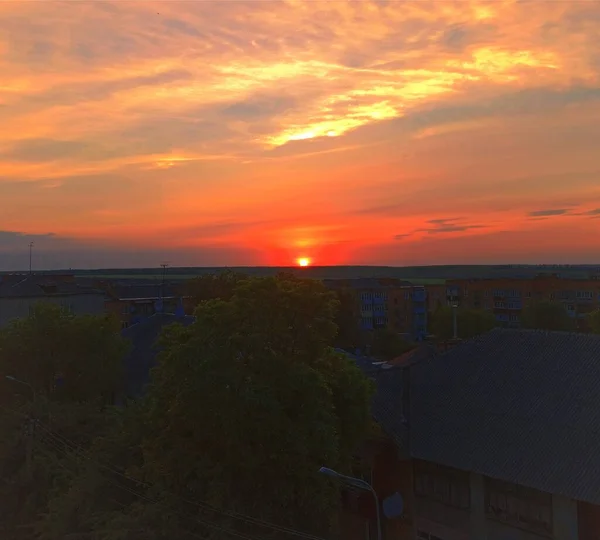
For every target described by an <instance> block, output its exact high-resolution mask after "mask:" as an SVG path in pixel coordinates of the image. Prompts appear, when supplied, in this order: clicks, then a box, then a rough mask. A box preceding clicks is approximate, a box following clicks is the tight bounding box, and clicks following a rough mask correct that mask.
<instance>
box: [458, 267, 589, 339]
mask: <svg viewBox="0 0 600 540" xmlns="http://www.w3.org/2000/svg"><path fill="white" fill-rule="evenodd" d="M540 300H546V301H552V302H560V303H561V304H563V305H564V306H565V309H566V311H567V313H568V314H569V316H570V317H573V319H575V320H576V321H577V328H578V329H579V330H580V331H586V330H587V329H588V327H587V316H588V315H589V314H590V313H591V312H593V311H595V310H597V309H599V308H600V279H597V278H590V279H565V278H561V277H560V276H558V275H556V274H551V275H540V276H537V277H535V278H532V279H510V278H503V279H471V280H467V279H461V280H448V281H447V282H446V303H447V304H448V305H457V306H462V307H466V308H471V309H485V310H488V311H491V312H492V313H494V316H495V318H496V320H497V321H498V325H499V326H507V327H514V328H518V327H519V326H520V324H521V317H522V313H523V309H525V308H527V307H528V306H530V305H531V304H532V303H534V302H536V301H540Z"/></svg>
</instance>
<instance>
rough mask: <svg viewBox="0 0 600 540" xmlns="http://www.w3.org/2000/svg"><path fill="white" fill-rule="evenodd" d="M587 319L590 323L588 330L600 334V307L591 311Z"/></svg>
mask: <svg viewBox="0 0 600 540" xmlns="http://www.w3.org/2000/svg"><path fill="white" fill-rule="evenodd" d="M588 317H589V318H588V321H589V324H590V330H591V331H592V333H594V334H600V309H597V310H596V311H593V312H592V313H590V314H589V316H588Z"/></svg>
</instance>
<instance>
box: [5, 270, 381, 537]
mask: <svg viewBox="0 0 600 540" xmlns="http://www.w3.org/2000/svg"><path fill="white" fill-rule="evenodd" d="M190 289H191V290H193V294H194V298H195V301H196V303H197V308H196V310H195V316H196V322H195V323H193V324H192V325H190V326H187V327H183V326H181V325H178V324H174V325H170V326H168V327H167V328H166V330H165V331H164V332H163V334H162V336H161V338H160V347H161V349H160V352H159V355H158V364H157V367H156V368H154V370H153V372H152V375H151V384H150V385H149V387H148V388H147V391H146V392H145V394H144V396H143V397H142V398H140V399H138V400H136V401H126V402H124V403H121V404H120V405H116V403H120V399H119V398H120V397H121V396H122V388H123V382H124V381H123V369H122V366H123V359H124V356H125V355H126V353H127V347H128V343H127V342H126V341H125V340H124V339H123V338H121V337H120V334H119V328H118V325H117V324H116V322H115V321H113V320H111V319H110V318H108V317H97V316H85V317H81V316H74V315H72V314H71V313H69V312H66V311H63V310H61V309H60V308H58V307H56V306H50V305H39V306H38V307H37V308H36V309H35V310H34V311H33V312H32V313H31V315H30V316H29V317H28V318H26V319H22V320H16V321H14V322H13V323H12V324H11V325H10V326H8V327H7V328H5V329H3V330H1V331H0V372H1V373H2V375H3V380H2V382H1V386H0V391H1V396H0V397H1V400H0V433H1V437H0V478H1V479H2V482H1V483H0V530H1V534H2V538H3V539H7V540H21V539H31V538H37V539H39V540H65V539H72V540H78V539H82V540H83V539H90V538H93V539H95V540H117V539H127V540H129V539H131V540H137V539H139V540H142V539H143V540H148V539H151V540H163V539H164V540H173V539H179V538H181V539H183V538H194V537H196V538H219V539H220V538H234V537H236V535H237V537H242V538H250V537H254V538H277V539H279V538H282V539H283V538H294V537H306V533H308V534H309V535H318V536H320V537H323V536H324V537H327V538H334V537H336V534H337V530H336V514H337V512H336V511H337V509H338V505H339V491H338V487H337V486H336V485H335V484H334V483H332V481H331V480H330V479H328V478H327V477H324V476H323V475H320V474H319V472H318V470H319V468H320V467H321V466H324V465H325V466H328V467H331V468H334V469H337V470H339V471H341V472H346V473H350V472H351V467H352V463H353V456H354V455H355V451H356V449H357V448H358V447H359V446H360V445H361V443H362V442H363V441H364V440H365V439H366V438H367V437H368V434H369V433H370V429H371V417H370V412H369V402H370V397H371V394H372V391H373V389H372V387H371V384H370V383H369V382H368V380H367V379H366V378H365V377H364V376H363V375H362V373H361V372H360V371H359V370H358V368H357V367H356V366H355V365H353V364H352V363H351V362H349V361H348V360H347V359H346V358H345V357H344V356H341V355H338V354H336V353H335V352H334V350H333V348H332V345H333V344H334V342H335V340H336V336H337V334H338V328H337V325H336V322H335V321H336V318H337V317H338V313H339V305H340V304H339V300H338V299H337V298H336V295H335V294H334V293H331V292H328V291H327V290H326V289H325V288H324V287H323V286H322V285H321V284H320V283H319V282H316V281H312V280H302V279H298V278H295V277H293V276H291V275H279V276H277V277H265V278H247V277H245V276H242V275H239V274H236V273H232V272H227V273H224V274H219V275H211V276H202V277H200V278H197V279H196V280H194V281H192V282H191V283H190ZM298 531H302V532H303V533H302V534H304V536H302V534H300V533H298ZM299 534H300V536H298V535H299Z"/></svg>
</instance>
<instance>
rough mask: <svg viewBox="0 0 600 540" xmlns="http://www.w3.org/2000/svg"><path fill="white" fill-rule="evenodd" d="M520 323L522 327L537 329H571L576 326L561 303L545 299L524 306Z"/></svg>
mask: <svg viewBox="0 0 600 540" xmlns="http://www.w3.org/2000/svg"><path fill="white" fill-rule="evenodd" d="M521 323H522V326H523V328H532V329H539V330H563V331H573V330H574V329H575V328H576V323H575V320H574V319H572V318H571V317H569V313H568V312H567V310H566V309H565V306H564V305H563V304H561V303H559V302H549V301H546V300H543V301H540V302H535V303H533V304H532V305H530V306H528V307H527V308H525V309H524V310H523V314H522V316H521Z"/></svg>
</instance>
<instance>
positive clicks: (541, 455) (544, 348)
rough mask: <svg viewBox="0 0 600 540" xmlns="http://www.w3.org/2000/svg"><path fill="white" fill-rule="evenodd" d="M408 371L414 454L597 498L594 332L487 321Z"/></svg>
mask: <svg viewBox="0 0 600 540" xmlns="http://www.w3.org/2000/svg"><path fill="white" fill-rule="evenodd" d="M410 377H411V409H410V426H411V433H410V445H411V448H410V450H411V454H412V456H413V457H415V458H418V459H423V460H427V461H431V462H435V463H439V464H442V465H446V466H449V467H455V468H458V469H462V470H465V471H474V472H477V473H480V474H483V475H486V476H490V477H492V478H497V479H500V480H505V481H509V482H514V483H517V484H521V485H524V486H529V487H532V488H536V489H539V490H541V491H545V492H549V493H556V494H560V495H564V496H566V497H569V498H572V499H577V500H582V501H586V502H590V503H594V504H600V490H598V486H600V452H599V449H600V336H595V335H589V334H575V333H567V332H547V331H539V330H538V331H536V330H507V329H495V330H492V331H491V332H489V333H487V334H484V335H482V336H479V337H478V338H475V339H472V340H469V341H466V342H463V343H461V344H459V345H457V346H456V347H455V348H453V349H451V350H450V351H448V352H447V353H445V354H442V355H439V356H437V357H434V358H432V359H431V360H430V361H428V362H421V363H418V364H416V365H415V366H414V367H413V368H411V375H410Z"/></svg>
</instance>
